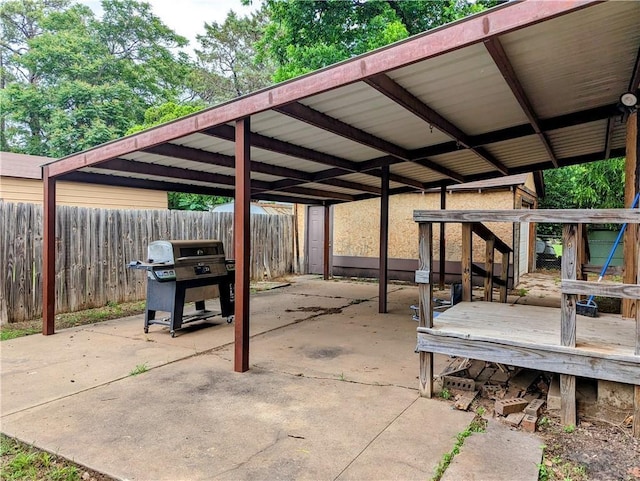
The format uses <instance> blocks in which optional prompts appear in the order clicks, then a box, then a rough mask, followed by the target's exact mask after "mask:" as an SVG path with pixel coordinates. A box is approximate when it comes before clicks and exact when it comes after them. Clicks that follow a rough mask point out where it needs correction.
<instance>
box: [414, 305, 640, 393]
mask: <svg viewBox="0 0 640 481" xmlns="http://www.w3.org/2000/svg"><path fill="white" fill-rule="evenodd" d="M560 319H561V310H560V309H558V308H551V307H538V306H530V305H518V304H502V303H496V302H462V303H460V304H457V305H455V306H453V307H452V308H450V309H448V310H447V311H445V312H443V313H442V314H440V315H439V316H438V317H437V318H435V319H434V320H433V327H431V328H429V327H419V328H418V350H419V351H422V352H436V353H441V354H449V355H458V356H464V357H472V358H474V359H481V360H486V361H494V362H501V363H505V364H511V365H515V366H521V367H528V368H533V369H540V370H544V371H550V372H556V373H560V374H570V375H576V376H583V377H591V378H596V379H606V380H610V381H618V382H624V383H630V384H640V356H635V355H634V349H635V345H636V323H635V319H634V320H626V319H622V318H621V316H616V315H605V314H600V316H599V317H596V318H590V317H584V316H576V324H577V326H576V328H577V329H576V346H575V347H569V346H562V345H561V339H560V325H561V321H560Z"/></svg>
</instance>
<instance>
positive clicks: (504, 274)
mask: <svg viewBox="0 0 640 481" xmlns="http://www.w3.org/2000/svg"><path fill="white" fill-rule="evenodd" d="M501 269H502V271H501V272H500V280H501V281H502V284H500V302H502V303H505V302H507V284H508V283H509V253H508V252H504V253H503V254H502V265H501Z"/></svg>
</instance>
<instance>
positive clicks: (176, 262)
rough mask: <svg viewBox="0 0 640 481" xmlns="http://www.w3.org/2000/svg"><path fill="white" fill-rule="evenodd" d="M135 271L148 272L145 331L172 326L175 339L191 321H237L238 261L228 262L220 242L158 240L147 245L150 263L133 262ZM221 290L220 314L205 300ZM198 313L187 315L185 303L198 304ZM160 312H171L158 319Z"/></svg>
mask: <svg viewBox="0 0 640 481" xmlns="http://www.w3.org/2000/svg"><path fill="white" fill-rule="evenodd" d="M129 267H130V268H132V269H141V270H145V271H147V304H146V306H145V314H144V332H145V333H147V332H149V325H151V324H160V325H163V326H168V327H169V329H170V332H171V337H175V333H176V330H177V329H180V328H181V327H182V326H183V324H187V323H189V322H195V321H201V320H203V319H209V318H211V317H214V316H217V315H220V316H222V317H226V318H227V322H228V323H230V322H232V321H233V309H234V306H233V299H234V292H233V287H234V280H235V262H234V261H230V260H225V256H224V247H223V246H222V242H220V241H217V240H192V241H183V240H158V241H154V242H150V243H149V245H148V246H147V261H146V262H142V261H133V262H131V263H129ZM216 286H217V287H218V288H219V291H220V311H221V312H215V311H209V310H207V309H206V307H205V301H204V300H205V299H210V298H212V297H214V296H215V287H216ZM194 301H195V307H196V311H195V312H193V313H191V314H188V315H186V316H185V315H184V304H185V302H194ZM156 311H162V312H167V313H169V316H168V317H165V318H162V319H156Z"/></svg>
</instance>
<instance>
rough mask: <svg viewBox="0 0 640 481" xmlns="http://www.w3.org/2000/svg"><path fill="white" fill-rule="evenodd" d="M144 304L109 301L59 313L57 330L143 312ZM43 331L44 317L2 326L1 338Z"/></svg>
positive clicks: (0, 330)
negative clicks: (87, 307)
mask: <svg viewBox="0 0 640 481" xmlns="http://www.w3.org/2000/svg"><path fill="white" fill-rule="evenodd" d="M144 305H145V301H137V302H126V303H122V304H116V303H115V302H113V301H109V302H107V304H106V305H105V306H103V307H97V308H94V309H87V310H84V311H77V312H68V313H65V314H58V315H57V316H56V319H55V330H56V331H57V330H60V329H66V328H68V327H75V326H83V325H85V324H95V323H96V322H102V321H108V320H110V319H118V318H121V317H127V316H133V315H136V314H141V313H142V312H144ZM41 332H42V319H35V320H32V321H26V322H12V323H11V324H7V325H4V326H2V327H0V340H2V341H6V340H8V339H15V338H16V337H22V336H29V335H31V334H39V333H41Z"/></svg>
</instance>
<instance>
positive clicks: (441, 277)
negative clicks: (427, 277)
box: [438, 185, 447, 290]
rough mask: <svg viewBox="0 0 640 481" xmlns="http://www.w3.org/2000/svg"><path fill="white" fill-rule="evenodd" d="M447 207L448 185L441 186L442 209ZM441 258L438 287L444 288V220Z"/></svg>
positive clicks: (441, 228)
mask: <svg viewBox="0 0 640 481" xmlns="http://www.w3.org/2000/svg"><path fill="white" fill-rule="evenodd" d="M446 209H447V186H446V185H442V186H440V210H446ZM439 244H440V246H439V254H438V256H439V258H438V267H439V269H438V270H439V271H440V274H439V279H438V287H439V288H440V290H443V289H444V281H445V275H446V273H445V269H446V256H447V252H446V250H445V224H444V222H440V241H439Z"/></svg>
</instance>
